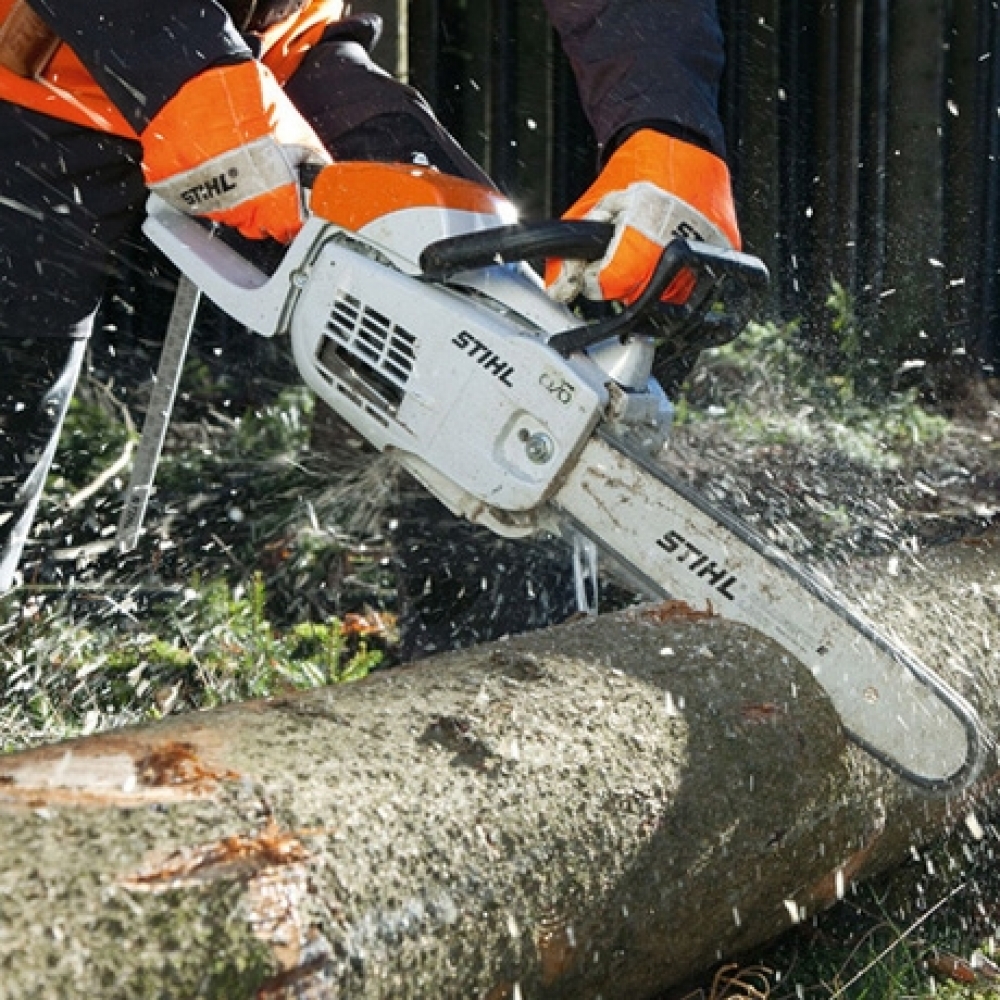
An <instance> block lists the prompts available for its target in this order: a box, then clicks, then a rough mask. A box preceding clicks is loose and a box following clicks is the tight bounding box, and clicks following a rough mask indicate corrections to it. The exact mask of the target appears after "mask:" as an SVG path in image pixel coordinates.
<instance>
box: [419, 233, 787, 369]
mask: <svg viewBox="0 0 1000 1000" xmlns="http://www.w3.org/2000/svg"><path fill="white" fill-rule="evenodd" d="M613 235H614V226H612V225H610V224H609V223H606V222H592V221H589V220H585V219H580V220H574V221H553V222H538V223H522V224H518V225H514V226H499V227H496V228H494V229H487V230H485V231H483V232H476V233H469V234H468V235H465V236H454V237H450V238H448V239H444V240H438V241H437V242H436V243H431V244H429V245H428V246H427V247H425V248H424V251H423V253H422V254H421V257H420V267H421V269H422V270H423V272H424V275H425V276H426V277H427V278H429V279H430V280H439V281H440V280H447V279H448V278H449V277H451V276H452V275H454V274H456V273H458V272H459V271H466V270H472V269H475V268H481V267H489V266H491V265H495V264H503V263H508V262H513V261H523V260H529V259H540V258H565V259H570V260H598V259H599V258H600V257H602V256H603V255H604V252H605V251H606V250H607V248H608V244H609V243H610V242H611V239H612V237H613ZM683 271H687V272H688V273H689V274H691V276H692V277H693V278H694V281H695V284H694V289H693V290H692V292H691V294H690V296H689V297H688V300H687V302H686V303H685V304H684V305H668V304H665V303H663V302H661V301H660V300H661V298H662V296H663V294H664V292H665V291H666V290H667V289H668V288H669V287H670V285H671V284H672V283H673V281H674V279H675V278H677V276H678V275H679V274H681V272H683ZM767 282H768V272H767V268H766V267H765V266H764V264H763V262H762V261H760V260H758V259H757V258H756V257H751V256H750V255H748V254H744V253H739V252H737V251H735V250H722V249H720V248H718V247H713V246H710V245H709V244H707V243H697V242H692V241H689V240H685V239H681V238H677V239H674V240H672V241H671V242H670V243H668V244H667V246H666V247H665V248H664V250H663V253H662V254H661V255H660V259H659V261H658V262H657V265H656V268H655V269H654V271H653V276H652V277H651V278H650V280H649V283H648V284H647V285H646V288H645V290H644V291H643V293H642V294H641V295H640V296H639V298H638V299H637V300H636V301H635V302H634V303H633V304H632V305H631V306H627V307H625V308H623V309H622V310H621V311H620V312H618V313H616V314H615V315H613V316H611V317H608V318H606V319H602V320H598V321H597V322H594V323H587V324H584V325H582V326H579V327H572V328H571V329H568V330H563V331H561V332H559V333H556V334H553V335H552V337H551V338H550V339H549V346H550V347H552V348H554V349H555V350H557V351H559V353H560V354H563V355H564V356H565V355H569V354H572V353H573V352H574V351H580V350H584V349H585V348H587V347H591V346H593V345H594V344H598V343H601V342H602V341H605V340H609V339H610V338H612V337H624V336H626V335H627V334H629V333H631V332H634V331H636V332H638V331H637V328H638V327H639V326H640V325H642V326H645V327H652V329H643V330H642V331H641V332H643V333H652V334H653V335H655V336H658V337H663V338H667V339H674V338H678V337H680V338H681V339H683V340H684V341H689V340H692V339H697V340H701V341H705V342H706V343H708V342H711V343H723V342H725V341H726V340H731V339H732V338H733V337H735V336H736V335H737V334H738V333H739V332H740V331H741V330H742V329H743V327H744V326H746V324H747V322H748V321H749V320H750V318H751V317H752V315H753V313H754V312H755V310H756V309H757V307H758V305H759V303H760V299H761V296H762V294H763V292H764V289H765V288H766V287H767ZM695 327H697V328H699V330H700V331H701V336H699V337H697V338H692V336H691V332H692V330H693V328H695ZM706 328H707V329H706Z"/></svg>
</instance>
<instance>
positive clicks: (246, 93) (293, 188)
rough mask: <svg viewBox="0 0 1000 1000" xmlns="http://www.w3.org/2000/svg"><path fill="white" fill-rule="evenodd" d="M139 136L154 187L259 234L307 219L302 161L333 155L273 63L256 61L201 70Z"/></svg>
mask: <svg viewBox="0 0 1000 1000" xmlns="http://www.w3.org/2000/svg"><path fill="white" fill-rule="evenodd" d="M139 138H140V140H141V142H142V150H143V163H142V168H143V173H144V175H145V178H146V183H147V185H148V186H149V188H150V190H151V191H154V192H156V193H157V194H158V195H160V196H161V197H162V198H163V199H164V200H165V201H167V202H169V203H170V204H171V205H173V206H174V207H175V208H178V209H180V210H181V211H182V212H187V213H189V214H191V215H204V216H207V217H208V218H210V219H214V220H215V221H216V222H221V223H223V224H225V225H227V226H233V227H234V228H236V229H238V230H239V231H240V232H241V233H242V234H243V235H244V236H247V237H250V238H251V239H262V238H263V237H265V236H271V237H273V238H274V239H277V240H281V241H282V242H285V243H287V242H288V241H289V240H291V239H292V238H293V237H294V236H295V234H296V233H297V232H298V231H299V230H300V229H301V228H302V225H303V223H304V222H305V210H304V205H303V198H302V192H301V189H300V187H299V180H298V171H297V168H298V167H299V166H300V165H301V164H303V163H305V162H308V161H315V162H317V163H320V164H325V163H329V162H330V157H329V156H328V155H327V153H326V152H325V151H324V149H323V144H322V143H321V142H320V140H319V137H318V136H317V135H316V133H315V132H314V131H313V130H312V128H311V127H310V125H309V124H308V122H306V120H305V119H304V118H303V117H302V115H300V114H299V112H298V111H297V110H296V108H295V106H294V105H293V104H292V102H291V101H290V100H289V99H288V98H287V97H286V96H285V94H284V92H283V91H282V89H281V87H280V86H279V85H278V82H277V81H276V80H275V79H274V77H273V76H272V75H271V72H270V70H268V69H267V67H265V66H263V65H262V64H260V63H258V62H255V61H247V62H242V63H236V64H234V65H228V66H218V67H214V68H212V69H207V70H205V71H204V72H203V73H199V74H198V75H197V76H196V77H194V78H192V79H191V80H189V81H188V82H187V83H185V84H184V86H183V87H181V89H180V90H179V91H178V92H177V93H176V94H175V95H174V96H173V97H172V98H171V99H170V100H169V101H168V102H167V103H166V104H165V105H164V106H163V107H162V108H161V109H160V111H159V112H158V113H157V115H156V116H155V117H154V118H153V119H152V121H151V122H150V123H149V125H148V126H147V127H146V128H145V129H144V131H143V132H142V134H141V135H140V137H139Z"/></svg>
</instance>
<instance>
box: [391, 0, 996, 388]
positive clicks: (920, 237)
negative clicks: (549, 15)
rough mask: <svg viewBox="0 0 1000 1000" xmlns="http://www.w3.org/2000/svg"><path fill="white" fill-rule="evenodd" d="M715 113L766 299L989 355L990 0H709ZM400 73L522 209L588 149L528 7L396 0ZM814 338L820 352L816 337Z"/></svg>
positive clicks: (959, 361)
mask: <svg viewBox="0 0 1000 1000" xmlns="http://www.w3.org/2000/svg"><path fill="white" fill-rule="evenodd" d="M719 10H720V16H721V17H722V20H723V25H724V28H725V31H726V38H727V49H728V68H727V72H726V77H725V80H724V84H723V94H722V111H723V117H724V120H725V122H726V127H727V134H728V139H729V145H730V150H731V158H732V165H733V169H734V175H735V179H736V189H737V198H738V203H739V208H740V214H741V220H742V226H743V231H744V237H745V240H746V243H747V247H748V249H750V250H752V251H753V252H755V253H758V254H760V255H761V256H763V257H764V258H765V259H766V260H767V262H768V263H769V265H770V266H771V269H772V271H773V274H774V277H775V285H774V288H775V293H774V306H775V309H776V310H778V311H779V312H780V313H781V314H782V315H784V316H785V317H789V318H791V317H798V318H801V319H802V321H803V326H804V329H805V330H806V332H807V335H808V334H809V332H810V331H812V335H813V338H814V340H815V341H816V342H822V341H823V339H824V338H825V339H826V341H827V342H828V343H829V341H830V336H831V335H830V332H829V327H830V324H829V321H828V316H827V314H826V312H825V309H826V307H825V302H826V299H827V296H828V294H829V291H830V289H831V284H832V282H833V281H837V282H838V283H839V284H840V285H842V286H843V287H844V288H845V289H846V290H847V291H848V292H849V293H850V294H851V295H852V296H853V298H854V301H855V303H856V307H857V315H858V318H859V324H858V328H859V330H860V331H861V333H860V335H861V337H862V340H863V343H862V348H863V349H864V350H865V351H866V352H867V354H869V355H870V356H871V357H873V358H879V359H881V360H882V362H883V368H885V367H887V366H888V367H889V368H890V369H892V368H893V367H894V366H899V367H904V368H907V369H908V370H913V371H920V366H921V364H925V365H926V366H927V370H929V371H935V372H937V373H943V374H944V376H945V377H947V374H948V373H952V372H963V371H966V370H968V369H969V368H970V367H973V366H975V367H978V366H979V365H981V364H984V363H985V364H987V365H988V366H989V365H993V364H996V363H998V361H1000V64H998V60H1000V10H998V3H997V0H919V2H915V0H826V2H817V3H813V4H803V3H800V2H798V0H719ZM408 15H409V66H410V76H411V80H412V81H413V82H414V83H415V84H417V85H418V86H419V87H420V88H421V89H422V90H423V91H424V92H425V93H427V94H428V96H429V97H430V98H431V100H432V102H433V103H434V105H435V106H436V108H437V109H438V111H439V113H440V114H441V116H442V118H443V119H444V120H445V121H446V122H447V123H448V124H449V126H450V127H451V128H452V129H453V130H454V131H455V132H456V133H457V135H458V136H459V138H460V139H461V140H462V141H463V142H464V143H465V144H466V146H467V147H468V148H469V149H470V150H471V151H472V152H473V153H474V154H475V155H476V156H477V157H478V158H479V159H480V160H481V162H483V164H484V165H485V166H486V167H487V168H488V169H489V170H490V171H491V172H492V174H493V176H494V177H496V178H497V180H498V181H499V183H500V184H501V185H502V186H503V187H504V188H505V189H507V190H509V191H510V192H511V193H512V194H514V195H515V197H516V198H517V200H518V202H519V204H520V205H521V206H522V209H523V211H524V212H525V213H526V214H528V215H542V214H551V213H554V212H558V211H560V210H561V209H562V208H564V207H566V205H568V204H569V203H570V201H571V200H572V198H573V197H574V196H575V195H576V194H577V193H578V192H579V191H580V190H582V189H583V187H584V186H585V185H586V183H587V182H588V180H589V179H590V178H591V177H592V176H593V171H594V163H595V154H594V149H593V145H592V140H591V138H590V133H589V130H588V128H587V126H586V122H585V121H584V119H583V116H582V114H581V112H580V109H579V105H578V103H577V101H576V97H575V92H574V88H573V83H572V78H571V75H570V73H569V72H568V69H567V67H566V64H565V61H564V60H563V58H562V56H561V54H560V53H559V50H558V44H557V43H556V41H555V40H554V38H553V36H552V33H551V31H550V30H549V28H548V27H547V24H546V21H545V17H544V10H543V6H542V4H541V3H540V2H539V0H410V2H409V9H408ZM830 347H831V351H832V350H834V349H835V345H832V344H831V345H830Z"/></svg>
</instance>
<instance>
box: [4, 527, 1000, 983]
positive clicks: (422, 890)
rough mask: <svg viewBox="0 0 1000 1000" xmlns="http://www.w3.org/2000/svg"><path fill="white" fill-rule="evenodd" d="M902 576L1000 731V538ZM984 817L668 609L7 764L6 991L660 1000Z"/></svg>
mask: <svg viewBox="0 0 1000 1000" xmlns="http://www.w3.org/2000/svg"><path fill="white" fill-rule="evenodd" d="M879 569H880V568H878V567H874V568H873V571H872V573H871V575H870V576H869V578H868V580H867V582H866V581H861V582H858V581H855V590H856V592H857V593H859V594H862V595H864V598H865V601H866V603H868V605H869V607H870V608H871V609H872V610H873V611H874V612H878V614H879V616H880V617H881V618H882V619H883V620H885V621H889V622H890V624H891V625H892V626H893V627H894V628H896V629H897V630H898V631H900V632H902V633H903V634H904V635H905V636H906V637H907V638H908V640H909V641H910V642H911V644H913V645H914V646H916V647H917V648H919V650H920V652H921V653H922V655H924V656H925V657H926V658H927V659H928V660H929V661H930V662H931V663H932V664H933V665H935V666H936V667H938V668H939V669H940V670H942V672H943V673H945V674H946V675H947V676H948V678H949V679H950V680H951V681H952V682H953V683H954V684H955V685H956V686H957V687H959V688H960V689H961V690H963V691H964V692H965V693H966V694H967V696H968V697H970V699H972V700H973V701H975V702H976V703H977V705H978V707H979V708H980V711H981V712H982V714H983V717H984V720H985V721H986V723H987V724H988V725H989V726H993V725H995V724H996V723H997V721H998V718H1000V707H998V696H997V691H998V685H997V681H998V674H1000V659H998V656H1000V653H998V651H1000V543H997V542H995V541H994V542H992V543H991V542H988V541H984V542H983V543H982V544H981V545H980V546H978V547H964V546H954V547H953V548H951V549H949V550H947V551H944V552H942V553H941V554H939V555H938V556H937V557H936V559H935V560H933V561H927V562H923V563H917V562H916V561H914V562H913V563H912V565H910V566H908V567H907V566H904V567H902V568H901V569H900V570H898V571H897V574H896V575H892V574H890V573H886V572H881V571H879V572H876V570H879ZM882 569H884V567H883V568H882ZM996 771H997V765H996V763H995V762H994V761H991V763H990V766H989V768H988V771H987V773H986V775H985V776H984V778H983V779H982V782H981V785H980V791H981V790H982V789H984V788H986V787H987V786H988V785H989V783H990V782H992V781H994V780H995V778H996ZM976 808H977V804H976V802H975V800H974V799H973V798H972V797H970V796H969V795H965V796H962V797H954V798H952V799H944V798H933V797H928V796H927V795H925V794H922V793H919V792H916V791H914V790H913V789H911V788H910V787H908V786H906V785H905V784H904V783H902V782H901V781H900V780H899V779H897V778H896V777H894V776H893V775H892V774H890V773H889V772H887V771H886V770H885V769H884V768H882V767H881V766H879V765H877V764H874V763H873V762H871V761H870V760H869V759H868V758H867V757H865V755H864V754H862V753H861V752H860V751H857V750H856V749H854V748H852V747H851V746H849V745H848V744H847V743H846V742H845V740H844V738H843V735H842V732H841V729H840V725H839V723H838V720H837V719H836V718H835V717H834V715H833V713H832V711H831V709H830V707H829V704H828V703H827V701H826V700H825V698H824V697H823V695H822V693H821V692H820V691H819V690H818V689H817V687H816V685H815V683H814V681H813V679H812V677H811V675H810V674H809V673H808V671H806V670H805V669H803V668H802V667H801V666H800V665H799V664H797V663H795V662H792V661H790V660H789V658H788V657H787V656H786V655H785V654H784V652H783V651H782V650H781V649H779V648H778V647H777V646H775V645H774V644H773V643H771V642H770V641H768V640H765V639H763V638H761V637H760V636H759V635H757V634H756V633H754V632H753V631H751V630H749V629H747V628H744V627H739V626H734V625H732V624H729V623H727V622H725V621H724V620H723V619H721V618H718V617H713V616H711V615H709V614H706V613H705V612H700V611H697V610H694V611H693V610H691V609H687V608H685V607H683V606H678V605H671V604H667V605H660V606H648V607H644V608H640V609H634V610H631V611H628V612H623V613H620V614H615V615H610V616H607V617H602V618H598V619H596V620H583V621H578V622H575V623H573V624H568V625H565V626H561V627H558V628H553V629H549V630H546V631H542V632H537V633H534V634H531V635H528V636H524V637H520V638H517V639H512V640H509V641H505V642H501V643H497V644H493V645H491V646H488V647H483V648H478V649H475V650H472V651H469V652H464V653H460V654H453V655H448V656H442V657H438V658H435V659H433V660H428V661H425V662H424V663H422V664H421V665H419V666H415V667H409V668H401V669H397V670H393V671H386V672H383V673H379V674H376V675H374V676H372V677H371V678H369V679H368V680H366V681H364V682H361V683H357V684H352V685H345V686H339V687H333V688H329V689H325V690H319V691H314V692H310V693H306V694H300V695H295V696H290V697H282V698H278V699H275V700H272V701H267V702H255V703H248V704H241V705H235V706H231V707H228V708H224V709H221V710H216V711H212V712H207V713H199V714H192V715H187V716H182V717H178V718H172V719H168V720H166V721H163V722H161V723H158V724H155V725H149V726H144V727H140V728H133V729H128V730H123V731H119V732H116V733H111V734H105V735H100V736H96V737H91V738H87V739H81V740H78V741H73V742H69V743H64V744H61V745H57V746H52V747H47V748H44V749H39V750H35V751H32V752H28V753H22V754H19V755H16V756H13V757H8V758H5V759H3V760H2V761H0V997H3V998H8V997H10V998H13V997H17V998H23V997H35V996H38V997H41V996H44V997H47V998H59V997H72V998H74V1000H75V998H79V997H83V996H89V997H102V998H112V997H128V998H130V1000H135V998H142V997H184V998H187V997H195V996H197V997H225V998H226V1000H239V998H244V997H246V998H250V997H257V998H277V997H351V998H355V997H357V998H375V997H378V998H390V997H391V998H394V1000H401V998H408V997H419V998H427V997H434V998H448V997H456V998H462V1000H467V998H483V1000H501V998H509V1000H512V998H514V997H523V998H545V1000H548V998H564V997H565V998H574V1000H577V998H584V997H597V996H601V997H603V998H605V1000H612V998H630V1000H634V998H642V997H650V996H653V995H655V994H656V992H657V991H658V990H661V989H663V988H665V987H667V986H669V985H671V984H676V983H678V982H682V981H685V980H687V979H688V978H689V977H692V976H695V975H697V974H698V973H700V972H703V971H704V970H706V969H707V968H708V967H710V966H712V965H713V964H714V963H716V962H717V961H719V960H723V959H727V958H728V957H730V956H738V955H740V954H741V953H743V952H745V951H746V950H747V949H749V948H751V947H753V946H755V945H757V944H758V943H760V942H763V941H765V940H768V939H770V938H772V937H774V936H775V935H778V934H780V933H781V932H782V931H783V930H785V929H786V928H788V927H790V926H791V925H792V924H793V923H794V922H795V921H798V920H801V919H803V918H804V917H805V916H807V915H809V914H811V913H813V912H815V911H817V910H819V909H821V908H824V907H826V906H828V905H830V904H831V903H833V902H834V901H835V900H836V899H837V898H838V896H839V895H840V894H842V893H843V892H844V891H845V890H846V888H847V887H848V886H849V885H850V883H851V882H852V880H855V879H858V878H862V877H864V876H866V875H868V874H870V873H872V872H874V871H876V870H878V869H880V868H882V867H884V866H886V865H889V864H891V863H892V862H893V861H895V860H897V859H899V858H901V857H902V856H904V855H905V854H906V853H907V851H908V850H909V847H910V845H911V844H914V843H920V842H923V841H926V840H927V839H928V838H930V837H931V836H933V835H934V834H935V833H936V832H939V831H941V830H942V829H943V828H945V827H946V826H948V825H949V824H953V823H955V822H956V821H958V820H960V819H961V818H963V817H966V816H968V814H969V813H970V811H972V810H975V809H976Z"/></svg>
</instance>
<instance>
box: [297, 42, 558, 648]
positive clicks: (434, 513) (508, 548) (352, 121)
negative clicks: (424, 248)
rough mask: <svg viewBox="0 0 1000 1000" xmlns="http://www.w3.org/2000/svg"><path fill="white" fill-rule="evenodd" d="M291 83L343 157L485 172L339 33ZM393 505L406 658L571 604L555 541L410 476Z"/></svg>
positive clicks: (517, 628)
mask: <svg viewBox="0 0 1000 1000" xmlns="http://www.w3.org/2000/svg"><path fill="white" fill-rule="evenodd" d="M286 91H287V93H288V94H289V96H290V97H291V98H292V100H293V101H294V102H295V103H296V105H297V106H298V107H299V109H300V110H301V111H302V112H303V114H304V115H305V117H306V118H308V119H309V120H310V122H311V123H312V125H313V126H314V128H316V130H317V132H318V134H319V135H320V137H321V138H322V139H323V141H324V142H325V143H326V145H327V147H328V148H329V149H330V151H331V153H332V154H333V155H334V156H335V157H336V158H338V159H353V160H374V161H382V162H404V163H407V162H416V163H426V164H429V165H431V166H434V167H437V168H438V169H439V170H441V171H442V172H444V173H449V174H454V175H457V176H460V177H464V178H466V179H469V180H473V181H477V182H479V183H482V184H489V183H490V181H489V178H488V177H487V176H486V174H485V173H484V172H483V171H482V169H481V168H480V167H479V166H478V165H477V164H476V163H475V161H474V160H473V159H472V158H471V157H470V156H469V155H468V154H467V153H466V152H465V151H464V150H463V149H462V148H461V146H459V144H458V143H457V142H456V141H455V140H454V139H453V138H452V137H451V136H450V135H449V134H448V132H447V131H446V130H445V129H444V128H443V127H442V125H441V124H440V123H439V122H438V121H437V119H436V118H435V117H434V115H433V113H432V112H431V110H430V108H429V107H428V106H427V104H426V102H425V101H424V100H423V98H421V97H420V95H419V94H417V93H416V91H414V90H412V89H411V88H408V87H404V86H402V85H400V84H399V83H397V82H396V81H394V80H393V79H392V78H391V77H389V76H387V75H386V74H385V73H384V72H383V71H382V70H380V69H378V68H377V67H376V66H375V65H374V64H373V63H372V62H371V60H370V59H369V58H368V54H367V52H366V51H365V49H364V47H363V46H362V45H360V44H358V43H357V42H355V41H352V40H350V39H348V38H345V37H344V36H343V35H338V34H337V33H336V32H334V35H333V37H330V38H329V39H328V40H327V41H326V42H325V43H324V44H322V45H320V46H319V47H317V49H316V50H315V51H314V52H313V53H312V54H311V55H310V57H309V58H308V59H307V60H306V62H305V63H304V64H303V66H302V68H301V69H300V70H299V72H298V73H297V74H296V75H295V77H293V79H292V80H291V81H290V82H289V85H288V87H287V88H286ZM395 514H396V517H395V523H396V526H397V527H396V529H395V533H394V534H395V561H396V568H397V573H396V577H397V583H398V588H399V595H400V615H401V622H400V625H401V629H400V631H401V643H402V655H403V657H404V658H405V659H415V658H418V657H420V656H425V655H429V654H431V653H434V652H441V651H443V650H447V649H455V648H461V647H465V646H470V645H474V644H476V643H479V642H485V641H488V640H490V639H495V638H498V637H500V636H503V635H507V634H512V633H518V632H524V631H526V630H528V629H532V628H538V627H541V626H544V625H548V624H552V623H554V622H558V621H561V620H563V619H565V618H566V617H567V616H568V615H569V614H571V613H572V612H573V611H574V610H575V609H576V592H575V587H574V584H573V577H572V571H571V565H572V563H571V556H570V554H569V552H568V551H567V549H566V547H565V546H563V545H562V543H556V542H555V541H538V540H529V541H510V540H506V539H501V538H498V537H496V536H493V535H492V534H490V533H489V532H488V531H487V530H486V529H484V528H478V527H475V526H473V525H471V524H469V522H468V521H465V520H463V519H460V518H457V517H455V516H454V515H452V514H451V513H450V512H449V511H448V510H447V509H446V508H445V507H444V506H443V505H442V504H440V503H439V502H438V501H437V500H435V499H434V498H433V497H431V496H429V495H428V494H427V493H425V492H424V491H423V490H421V489H420V488H419V487H417V486H416V485H415V484H409V481H408V480H407V481H406V485H404V488H403V495H402V497H401V498H400V501H399V505H398V508H397V510H396V511H395Z"/></svg>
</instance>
